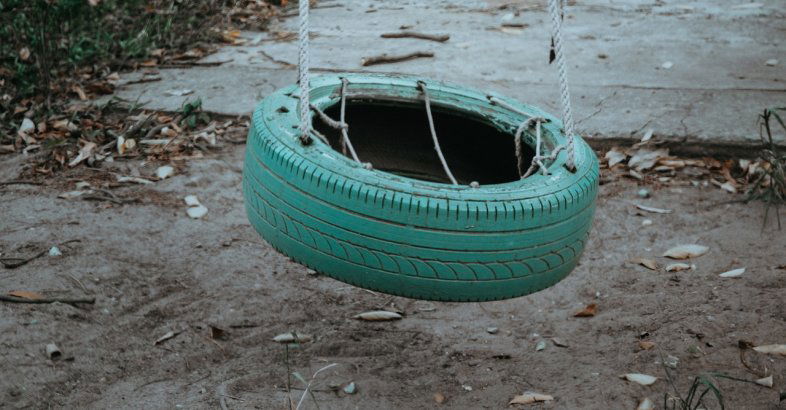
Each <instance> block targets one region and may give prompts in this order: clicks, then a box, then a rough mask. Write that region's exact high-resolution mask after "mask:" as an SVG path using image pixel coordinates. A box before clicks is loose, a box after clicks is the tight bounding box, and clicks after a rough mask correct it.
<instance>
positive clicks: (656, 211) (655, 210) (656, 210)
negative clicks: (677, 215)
mask: <svg viewBox="0 0 786 410" xmlns="http://www.w3.org/2000/svg"><path fill="white" fill-rule="evenodd" d="M636 208H638V209H641V210H642V211H647V212H652V213H654V214H670V213H672V212H673V211H672V210H671V209H662V208H653V207H651V206H646V205H641V204H636Z"/></svg>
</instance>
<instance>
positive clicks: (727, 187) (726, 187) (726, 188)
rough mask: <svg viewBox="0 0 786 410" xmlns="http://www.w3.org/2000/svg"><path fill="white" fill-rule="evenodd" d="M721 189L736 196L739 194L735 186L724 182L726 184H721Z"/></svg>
mask: <svg viewBox="0 0 786 410" xmlns="http://www.w3.org/2000/svg"><path fill="white" fill-rule="evenodd" d="M720 189H722V190H724V191H726V192H729V193H732V194H736V193H737V188H735V187H734V185H732V184H730V183H728V182H724V183H722V184H720Z"/></svg>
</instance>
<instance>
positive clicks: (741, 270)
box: [719, 268, 745, 278]
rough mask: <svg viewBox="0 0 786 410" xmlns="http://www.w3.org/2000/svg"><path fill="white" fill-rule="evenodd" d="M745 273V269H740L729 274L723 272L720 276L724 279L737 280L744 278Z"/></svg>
mask: <svg viewBox="0 0 786 410" xmlns="http://www.w3.org/2000/svg"><path fill="white" fill-rule="evenodd" d="M743 273H745V268H739V269H732V270H730V271H728V272H723V273H721V274H720V275H719V276H720V277H722V278H736V277H738V276H742V274H743Z"/></svg>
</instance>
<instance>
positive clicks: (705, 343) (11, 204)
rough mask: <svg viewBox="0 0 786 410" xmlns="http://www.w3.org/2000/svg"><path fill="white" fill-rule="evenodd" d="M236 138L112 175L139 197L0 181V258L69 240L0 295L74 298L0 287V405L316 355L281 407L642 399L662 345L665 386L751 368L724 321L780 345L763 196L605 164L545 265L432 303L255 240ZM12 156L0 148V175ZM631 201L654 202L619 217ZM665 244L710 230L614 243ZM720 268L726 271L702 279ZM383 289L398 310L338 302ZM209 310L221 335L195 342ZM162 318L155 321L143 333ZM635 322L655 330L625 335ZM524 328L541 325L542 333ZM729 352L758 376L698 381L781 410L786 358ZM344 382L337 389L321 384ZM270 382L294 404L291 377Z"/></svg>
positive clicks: (785, 319) (194, 398)
mask: <svg viewBox="0 0 786 410" xmlns="http://www.w3.org/2000/svg"><path fill="white" fill-rule="evenodd" d="M243 151H244V147H243V146H242V145H240V146H230V147H228V148H227V149H225V150H224V151H222V152H220V153H218V154H215V155H213V156H211V157H209V158H207V159H203V160H198V161H192V162H190V163H189V164H188V165H187V166H184V167H181V168H180V169H179V170H178V173H177V174H176V175H175V176H174V177H171V178H170V179H166V180H163V181H160V182H157V183H155V185H143V186H140V185H134V186H128V187H125V188H119V189H116V190H115V191H114V192H115V193H116V194H117V195H119V196H125V197H129V198H138V199H140V202H139V203H134V204H126V205H115V204H111V203H108V202H94V201H84V200H80V199H73V200H64V199H58V198H57V195H58V194H60V193H62V192H64V191H69V190H72V189H74V186H75V184H76V182H77V181H80V180H84V179H88V180H89V179H90V178H91V175H92V174H91V172H93V171H90V170H83V171H80V172H79V173H73V174H66V175H64V176H62V177H60V178H56V179H54V180H50V181H49V182H48V183H47V186H27V185H9V186H0V207H2V208H1V209H2V218H0V253H2V255H0V256H2V257H13V256H18V255H23V256H24V255H33V254H35V253H36V252H38V251H40V250H42V249H49V248H50V247H51V246H53V245H56V244H59V243H63V242H65V241H68V240H72V239H78V240H79V242H71V243H69V244H66V245H62V246H60V249H61V251H62V256H44V257H41V258H39V259H36V260H33V261H32V262H30V263H28V264H27V265H25V266H22V267H19V268H16V269H0V292H2V293H7V292H9V291H12V290H30V291H36V292H42V293H44V294H46V295H48V296H63V295H71V296H83V295H84V294H88V295H94V296H95V297H96V303H95V304H94V305H79V306H78V307H74V306H71V305H66V304H61V303H54V304H49V305H43V304H42V305H33V304H16V303H2V302H0V375H1V376H0V407H2V408H93V409H106V408H113V409H142V408H144V409H171V408H196V409H202V408H220V407H221V406H225V407H226V408H229V409H244V408H258V409H286V408H287V400H288V399H287V397H288V393H287V387H286V386H287V373H288V372H295V371H297V372H299V373H300V374H302V375H303V376H304V377H306V378H309V377H310V375H311V374H313V373H314V372H315V371H316V370H317V369H319V368H321V367H324V366H326V365H328V364H331V363H337V364H338V365H337V366H335V367H332V368H330V369H328V370H326V371H324V372H323V373H321V374H320V375H319V376H318V377H317V378H316V382H315V385H314V386H313V390H314V396H313V397H307V398H306V400H305V403H304V405H303V408H317V405H318V406H319V408H321V409H333V408H336V409H339V408H340V409H344V408H357V409H363V408H379V409H389V408H390V409H392V408H406V409H412V408H436V407H444V408H452V409H464V408H466V409H474V408H507V407H508V401H509V400H511V399H512V398H513V396H514V395H516V394H521V393H522V392H524V391H527V390H532V391H537V392H541V393H546V394H550V395H553V396H554V400H553V401H551V402H548V403H546V404H536V405H531V406H524V407H530V408H561V409H575V408H588V409H589V408H591V409H611V408H613V409H617V408H619V409H633V408H636V406H637V404H638V402H639V400H641V399H642V398H644V397H649V398H651V399H652V400H653V401H654V402H655V403H656V406H657V408H662V405H663V397H664V393H666V392H669V391H671V390H670V386H669V384H668V383H667V381H666V380H665V375H666V373H665V368H664V366H663V365H662V364H660V361H661V357H666V356H668V355H673V356H675V357H677V358H678V359H679V363H678V364H677V367H676V369H675V370H673V372H674V374H675V377H676V382H677V387H678V389H679V390H680V392H681V393H683V394H685V393H686V392H687V389H688V387H689V385H690V383H691V381H692V379H693V377H694V376H696V375H699V374H702V373H704V372H713V371H718V372H723V373H726V374H729V375H732V376H736V377H740V378H745V379H749V380H752V379H757V378H758V377H759V376H756V375H754V374H752V373H751V372H750V371H748V370H746V368H745V367H744V366H743V364H742V363H741V361H740V349H739V348H738V341H739V340H740V339H743V340H748V341H751V342H753V343H754V344H773V343H786V303H784V299H785V298H786V270H783V268H778V266H779V265H781V266H782V265H783V264H786V233H785V231H779V230H777V226H776V225H775V220H774V215H773V214H772V212H771V213H770V222H769V223H768V225H767V226H766V227H765V228H764V229H762V221H763V217H764V206H763V204H761V203H752V204H748V205H743V204H739V203H737V204H722V205H717V204H719V203H721V202H723V201H727V200H730V199H735V198H738V197H737V196H734V195H731V194H728V193H725V192H724V191H722V190H720V189H718V188H717V187H715V186H712V185H710V186H707V187H704V186H698V187H695V186H692V185H691V184H690V183H689V181H687V180H685V181H684V182H685V185H684V186H669V187H665V186H664V187H658V186H650V187H648V188H649V189H650V190H652V198H650V199H640V198H638V197H637V195H636V192H637V191H638V189H640V187H639V186H638V185H637V183H635V182H632V181H631V180H627V179H619V180H615V181H611V182H608V183H606V184H604V185H603V186H602V187H601V190H600V196H599V198H598V201H599V203H598V211H597V215H596V219H595V226H594V230H593V233H592V236H591V239H590V241H589V244H588V248H587V250H586V252H585V254H584V256H583V258H582V262H581V264H580V266H579V267H578V268H577V269H576V270H575V271H574V272H573V273H572V274H571V275H570V276H569V277H568V278H567V279H565V280H564V281H562V282H561V283H559V284H557V285H556V286H554V287H552V288H550V289H547V290H544V291H541V292H539V293H537V294H534V295H530V296H526V297H522V298H518V299H514V300H508V301H501V302H490V303H467V304H458V303H434V302H423V301H415V300H410V299H406V298H401V297H390V296H387V295H383V294H375V293H372V292H369V291H364V290H361V289H358V288H354V287H352V286H348V285H345V284H343V283H341V282H337V281H335V280H332V279H329V278H326V277H322V276H318V275H312V274H310V272H309V271H308V270H307V269H306V268H304V267H302V266H300V265H297V264H295V263H292V262H290V261H289V260H288V259H287V258H286V257H284V256H282V255H280V254H278V253H276V252H275V251H274V250H273V249H272V248H271V247H270V246H269V245H267V244H266V243H265V242H264V241H262V240H261V239H260V238H259V237H258V235H257V234H256V233H255V232H254V231H253V229H252V228H251V227H250V225H249V224H248V222H247V220H246V216H245V211H244V209H243V197H242V193H241V177H242V176H241V170H242V158H243ZM22 161H24V158H23V157H21V156H6V157H4V158H3V160H2V161H1V162H0V175H3V176H4V177H3V180H8V179H12V178H14V177H15V175H16V170H17V169H18V167H19V164H20V163H21V162H22ZM137 165H138V169H139V170H140V172H141V174H142V175H149V173H151V172H152V171H153V170H154V169H155V165H152V164H136V165H134V164H129V163H125V164H123V163H121V164H120V168H118V169H119V170H120V171H123V170H124V169H125V171H126V172H129V173H130V172H131V171H132V170H131V168H133V167H135V166H137ZM189 194H194V195H197V196H198V198H199V199H200V200H201V202H202V203H203V204H204V205H205V206H207V208H208V209H209V212H208V213H207V215H206V216H205V217H204V218H203V219H199V220H194V219H190V218H188V217H187V216H186V211H185V205H184V204H183V201H182V198H183V197H184V196H186V195H189ZM634 203H643V204H645V205H650V206H655V207H662V208H670V209H673V210H674V212H673V213H671V214H646V215H640V214H638V213H639V211H637V210H636V209H635V206H634V205H633V204H634ZM781 218H782V219H786V212H784V211H781ZM645 219H650V220H651V221H652V224H651V225H645V224H643V221H644V220H645ZM683 243H698V244H703V245H706V246H709V248H710V251H709V253H708V254H707V255H704V256H702V257H699V258H696V259H694V260H693V261H691V263H694V264H695V265H696V269H695V270H690V271H683V272H677V273H666V272H665V271H663V270H662V269H661V271H652V270H648V269H647V268H644V267H643V266H640V265H636V264H634V263H631V262H629V260H630V259H631V258H635V257H652V258H654V259H656V260H658V261H659V262H660V263H661V265H663V264H664V263H665V262H666V260H665V259H664V258H662V257H660V255H661V254H662V253H663V252H664V251H665V250H667V249H668V248H670V247H672V246H674V245H679V244H683ZM737 267H745V268H747V271H746V272H745V273H744V274H743V275H742V276H741V277H738V278H720V277H719V276H718V274H719V273H721V272H724V271H727V270H729V269H732V268H737ZM589 303H597V305H598V313H597V315H596V316H594V317H589V318H576V317H573V314H574V313H575V312H577V311H579V310H581V308H582V307H584V306H585V305H587V304H589ZM383 308H384V309H388V310H397V311H400V312H401V313H402V314H403V315H404V318H403V320H400V321H396V322H377V323H373V322H361V321H358V320H353V319H352V316H353V315H355V314H357V313H360V312H363V311H368V310H373V309H383ZM209 325H214V326H218V327H220V328H223V329H225V330H226V334H225V335H224V337H223V338H222V339H218V340H214V339H211V337H210V335H209V327H208V326H209ZM490 327H496V328H498V329H499V330H498V332H496V333H492V332H489V331H488V328H490ZM170 331H173V332H176V333H177V335H176V336H175V337H173V338H171V339H169V340H166V341H164V342H162V343H160V344H158V345H155V344H154V341H156V339H158V338H159V337H161V336H163V335H165V334H166V333H167V332H170ZM288 331H297V332H302V333H306V334H309V335H312V336H313V340H312V341H311V342H308V343H305V344H303V345H301V346H300V347H295V348H291V349H286V347H285V346H284V345H282V344H278V343H276V342H273V341H272V340H271V339H272V338H273V337H274V336H275V335H277V334H280V333H284V332H288ZM552 338H558V339H560V340H561V341H562V342H563V343H564V344H566V345H567V347H558V346H556V345H555V344H554V343H553V342H552V340H551V339H552ZM640 340H648V341H652V342H654V343H655V347H654V348H653V349H651V350H640V348H639V341H640ZM539 341H546V342H547V343H546V347H545V349H543V350H542V351H536V345H537V344H538V342H539ZM48 343H56V344H57V345H58V346H59V347H60V348H61V350H62V358H61V359H60V360H56V361H52V360H49V359H48V358H47V356H46V354H45V353H44V348H45V346H46V345H47V344H48ZM746 357H747V361H748V363H749V364H751V366H752V367H763V366H766V367H767V369H768V374H772V375H773V377H774V386H773V388H766V387H763V386H758V385H754V384H748V383H742V382H736V381H731V380H725V379H719V380H718V386H719V387H720V389H721V391H722V393H723V397H724V398H725V400H726V404H727V408H731V409H778V408H786V405H785V404H780V405H779V392H780V391H783V390H786V358H784V357H780V356H764V355H761V354H756V353H754V352H750V351H749V352H748V354H747V356H746ZM623 373H646V374H650V375H653V376H657V377H658V378H659V379H658V381H657V382H655V384H653V385H651V386H646V387H645V386H640V385H636V384H633V383H630V382H627V381H624V380H621V379H620V377H619V376H620V375H621V374H623ZM350 382H354V383H355V386H356V392H355V394H346V393H345V392H343V390H341V387H343V386H344V385H345V384H347V383H350ZM291 383H292V387H291V389H290V390H291V392H290V393H289V394H290V395H291V397H292V398H293V400H295V401H297V400H299V399H300V396H301V394H302V388H303V387H304V385H303V383H302V382H300V381H298V380H297V379H296V378H294V377H293V378H291ZM336 389H338V390H339V391H338V392H336V391H335V390H336ZM436 393H440V394H441V395H443V396H444V398H445V401H444V403H442V404H438V403H437V402H436V401H435V399H434V395H435V394H436ZM672 393H673V391H672ZM314 399H315V400H316V403H315V402H314ZM784 403H786V402H784Z"/></svg>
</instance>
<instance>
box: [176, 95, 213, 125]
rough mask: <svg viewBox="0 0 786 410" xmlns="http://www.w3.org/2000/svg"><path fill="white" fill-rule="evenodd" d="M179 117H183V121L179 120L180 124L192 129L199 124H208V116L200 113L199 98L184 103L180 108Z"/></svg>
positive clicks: (200, 100)
mask: <svg viewBox="0 0 786 410" xmlns="http://www.w3.org/2000/svg"><path fill="white" fill-rule="evenodd" d="M180 115H182V116H183V119H181V120H180V124H183V125H185V126H186V127H188V128H192V129H193V128H196V127H197V125H199V123H200V122H202V123H205V124H207V123H209V122H210V116H208V115H207V113H206V112H203V111H202V99H201V98H197V99H196V100H194V101H189V100H186V101H184V102H183V106H182V107H181V108H180Z"/></svg>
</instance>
